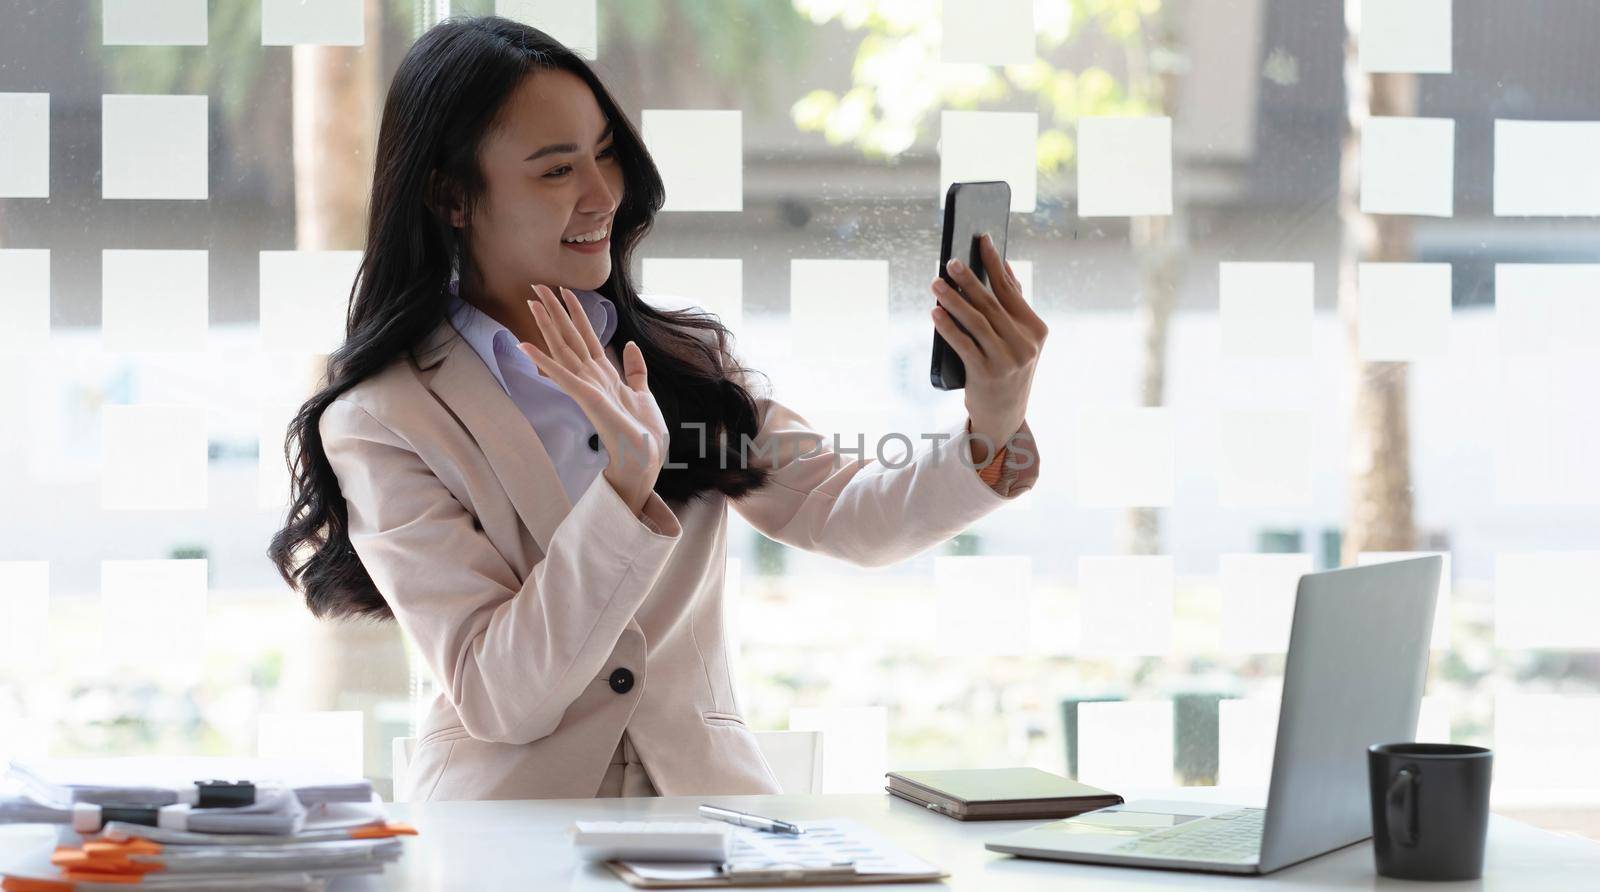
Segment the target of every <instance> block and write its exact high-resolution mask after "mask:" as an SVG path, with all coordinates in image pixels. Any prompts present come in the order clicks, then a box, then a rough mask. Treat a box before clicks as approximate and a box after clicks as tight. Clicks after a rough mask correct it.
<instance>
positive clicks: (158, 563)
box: [100, 559, 207, 671]
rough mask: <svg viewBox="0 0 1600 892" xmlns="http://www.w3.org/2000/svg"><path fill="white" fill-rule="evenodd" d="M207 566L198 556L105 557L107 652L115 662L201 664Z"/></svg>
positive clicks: (176, 665)
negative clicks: (191, 557)
mask: <svg viewBox="0 0 1600 892" xmlns="http://www.w3.org/2000/svg"><path fill="white" fill-rule="evenodd" d="M206 566H207V562H206V561H204V560H196V559H182V560H114V561H101V562H100V617H101V621H102V625H101V634H102V638H101V652H102V654H104V656H105V657H106V658H107V659H108V660H110V661H111V662H113V663H116V664H123V665H132V666H139V667H146V666H159V667H161V668H165V669H178V670H188V671H193V670H195V669H197V668H199V666H200V665H201V657H202V655H203V654H204V648H205V642H206V640H207V639H206Z"/></svg>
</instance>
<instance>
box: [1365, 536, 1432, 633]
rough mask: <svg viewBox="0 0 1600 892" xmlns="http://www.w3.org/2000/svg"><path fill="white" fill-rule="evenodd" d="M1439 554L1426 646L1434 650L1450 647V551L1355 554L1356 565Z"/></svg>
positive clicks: (1369, 552)
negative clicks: (1431, 620)
mask: <svg viewBox="0 0 1600 892" xmlns="http://www.w3.org/2000/svg"><path fill="white" fill-rule="evenodd" d="M1435 554H1436V555H1439V556H1440V557H1442V558H1444V560H1443V561H1441V566H1440V567H1439V594H1438V597H1437V599H1436V600H1435V601H1434V606H1433V635H1432V637H1431V639H1430V640H1429V643H1428V646H1429V647H1431V648H1433V649H1434V650H1448V649H1449V647H1450V612H1451V607H1450V601H1451V598H1450V590H1451V585H1450V579H1451V576H1450V553H1449V552H1447V551H1363V552H1359V553H1357V555H1356V566H1358V567H1364V566H1367V565H1368V564H1382V563H1387V562H1389V561H1403V560H1407V559H1409V558H1419V557H1427V556H1429V555H1435Z"/></svg>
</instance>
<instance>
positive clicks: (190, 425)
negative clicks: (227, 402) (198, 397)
mask: <svg viewBox="0 0 1600 892" xmlns="http://www.w3.org/2000/svg"><path fill="white" fill-rule="evenodd" d="M100 425H101V444H102V449H101V480H100V507H101V508H103V509H105V510H108V511H116V510H172V511H179V510H198V509H201V508H204V507H206V476H207V454H206V453H207V450H206V416H205V410H204V409H201V408H196V407H192V406H168V405H134V406H123V405H108V406H103V407H101V416H100Z"/></svg>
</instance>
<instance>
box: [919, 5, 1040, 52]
mask: <svg viewBox="0 0 1600 892" xmlns="http://www.w3.org/2000/svg"><path fill="white" fill-rule="evenodd" d="M940 12H941V14H942V18H941V20H940V25H941V28H940V31H941V33H942V35H943V39H942V40H941V41H940V45H939V61H941V62H955V63H964V64H976V65H1025V64H1027V63H1029V62H1032V61H1033V59H1034V31H1033V0H943V2H942V3H941V4H940Z"/></svg>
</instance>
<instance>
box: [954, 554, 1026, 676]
mask: <svg viewBox="0 0 1600 892" xmlns="http://www.w3.org/2000/svg"><path fill="white" fill-rule="evenodd" d="M933 580H934V589H935V591H936V592H937V596H938V631H937V636H936V637H937V643H938V648H939V653H940V654H943V655H945V656H949V657H966V656H981V657H996V656H1023V655H1026V654H1027V653H1028V635H1027V630H1028V629H1029V628H1030V627H1031V625H1032V622H1031V620H1032V616H1031V609H1030V601H1031V598H1032V588H1033V558H1031V557H1029V556H1027V555H939V556H937V557H935V558H934V559H933Z"/></svg>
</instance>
